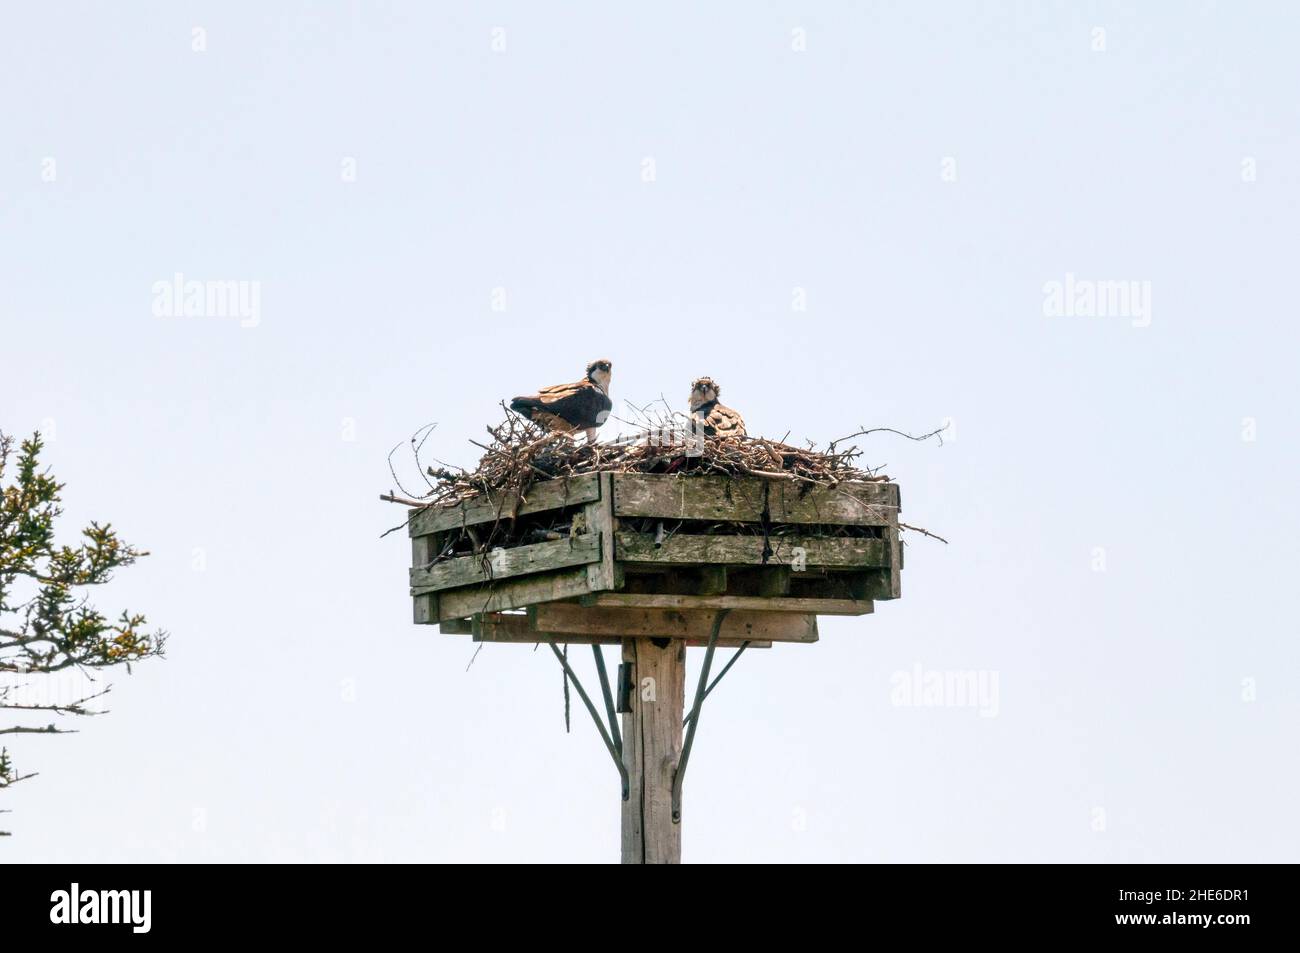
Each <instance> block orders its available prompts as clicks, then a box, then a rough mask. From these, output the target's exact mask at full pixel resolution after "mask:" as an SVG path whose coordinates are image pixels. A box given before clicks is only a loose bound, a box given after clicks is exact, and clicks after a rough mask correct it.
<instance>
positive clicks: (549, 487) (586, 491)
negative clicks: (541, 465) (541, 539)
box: [407, 473, 600, 536]
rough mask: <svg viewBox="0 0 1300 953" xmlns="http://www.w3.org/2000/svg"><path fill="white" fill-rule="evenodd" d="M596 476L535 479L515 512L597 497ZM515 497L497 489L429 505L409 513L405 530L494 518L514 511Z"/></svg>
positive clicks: (420, 533)
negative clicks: (453, 502)
mask: <svg viewBox="0 0 1300 953" xmlns="http://www.w3.org/2000/svg"><path fill="white" fill-rule="evenodd" d="M598 476H599V474H597V473H584V474H582V475H581V476H576V477H566V478H564V479H560V480H544V481H542V482H540V483H534V484H533V485H532V486H531V487H529V489H528V493H527V495H526V496H525V498H524V501H523V503H521V504H520V505H519V513H518V515H521V516H522V515H524V514H526V513H537V512H540V511H541V510H553V509H558V508H559V507H563V506H577V505H578V504H580V503H590V502H591V501H592V500H596V499H599V498H600V486H599V481H598V480H597V477H598ZM517 498H518V497H517V496H516V494H514V493H498V494H495V495H494V496H491V497H484V498H482V499H477V500H473V501H471V502H468V503H462V504H460V505H459V506H453V507H429V508H428V509H425V510H421V511H420V512H418V513H416V514H415V515H414V516H412V517H411V522H410V525H409V527H408V529H407V532H408V534H409V535H411V536H424V535H426V534H428V533H436V532H438V531H439V530H444V529H451V528H453V527H456V526H472V525H474V524H476V523H489V522H493V521H495V520H496V519H497V515H498V514H501V515H502V516H503V517H504V516H509V515H510V513H511V512H513V509H514V505H515V501H516V500H517Z"/></svg>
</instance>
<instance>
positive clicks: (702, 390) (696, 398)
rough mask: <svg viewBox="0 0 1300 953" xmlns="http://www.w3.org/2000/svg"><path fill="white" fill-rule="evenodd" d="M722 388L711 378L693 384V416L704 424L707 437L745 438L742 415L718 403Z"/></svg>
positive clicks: (701, 379) (700, 379) (703, 378)
mask: <svg viewBox="0 0 1300 953" xmlns="http://www.w3.org/2000/svg"><path fill="white" fill-rule="evenodd" d="M721 393H722V388H721V387H720V386H719V385H718V382H717V381H715V380H714V379H713V378H711V377H701V378H699V379H698V380H696V381H694V382H693V383H692V384H691V401H690V402H691V416H692V417H694V418H695V419H696V420H699V421H701V422H703V424H704V433H705V435H706V436H709V437H713V436H718V437H743V436H745V421H744V420H742V419H741V417H740V414H738V413H736V411H734V410H732V409H731V408H730V407H727V406H725V405H723V404H720V403H718V396H719V395H720V394H721Z"/></svg>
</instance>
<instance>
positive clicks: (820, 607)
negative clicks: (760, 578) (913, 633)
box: [581, 592, 875, 615]
mask: <svg viewBox="0 0 1300 953" xmlns="http://www.w3.org/2000/svg"><path fill="white" fill-rule="evenodd" d="M581 602H582V604H583V605H584V606H604V607H609V608H620V609H622V608H631V609H754V610H756V611H759V612H812V613H815V614H817V615H866V614H868V613H869V612H872V611H874V609H875V607H874V606H873V605H872V603H871V601H870V600H867V599H800V598H793V597H789V598H787V597H780V596H770V597H769V596H668V595H639V594H634V593H624V592H598V593H592V594H589V595H585V596H582V597H581Z"/></svg>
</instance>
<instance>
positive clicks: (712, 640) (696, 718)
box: [556, 609, 740, 824]
mask: <svg viewBox="0 0 1300 953" xmlns="http://www.w3.org/2000/svg"><path fill="white" fill-rule="evenodd" d="M729 612H731V610H730V609H719V610H718V616H717V618H716V619H714V620H713V631H712V632H710V633H709V645H708V648H706V649H705V650H704V664H703V665H702V666H700V681H699V684H697V685H696V686H695V704H694V705H692V706H691V718H690V727H688V728H687V729H686V741H685V742H684V743H683V744H682V756H681V757H680V758H678V759H677V770H676V771H675V772H673V823H674V824H680V823H681V821H682V782H683V781H685V780H686V765H687V763H688V762H689V761H690V760H691V745H692V744H694V743H695V729H696V728H698V727H699V726H700V706H701V705H703V704H704V696H705V695H706V694H707V691H706V686H707V685H708V684H709V669H710V668H711V667H712V665H713V651H714V649H716V648H717V647H718V633H719V632H721V631H722V621H723V620H724V619H725V618H726V617H727V614H728V613H729ZM556 654H557V655H558V654H559V653H558V652H557V653H556ZM736 654H737V655H739V654H740V653H739V652H737V653H736Z"/></svg>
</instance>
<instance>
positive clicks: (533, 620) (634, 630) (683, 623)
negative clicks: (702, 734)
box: [528, 602, 817, 643]
mask: <svg viewBox="0 0 1300 953" xmlns="http://www.w3.org/2000/svg"><path fill="white" fill-rule="evenodd" d="M716 616H717V613H716V612H713V611H709V610H698V609H697V610H687V611H682V610H679V609H646V608H621V609H614V608H600V607H590V608H589V607H586V606H581V605H575V604H573V603H569V602H554V603H551V604H549V605H542V606H536V607H534V608H532V609H529V610H528V618H529V620H530V624H531V627H532V628H533V629H535V630H537V631H544V632H555V633H565V637H567V636H568V635H569V634H576V635H610V636H617V635H623V636H627V637H628V638H648V637H657V638H669V639H689V640H694V641H697V642H707V641H708V638H709V633H710V632H711V631H712V628H713V622H714V619H715V618H716ZM718 637H719V638H720V639H730V640H734V641H736V642H737V643H739V642H742V641H744V640H745V639H753V640H757V641H769V642H816V641H817V617H816V616H815V615H811V614H808V613H797V612H754V611H739V612H732V613H731V614H730V615H728V616H727V618H726V620H724V622H723V624H722V629H721V630H720V632H719V633H718Z"/></svg>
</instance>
